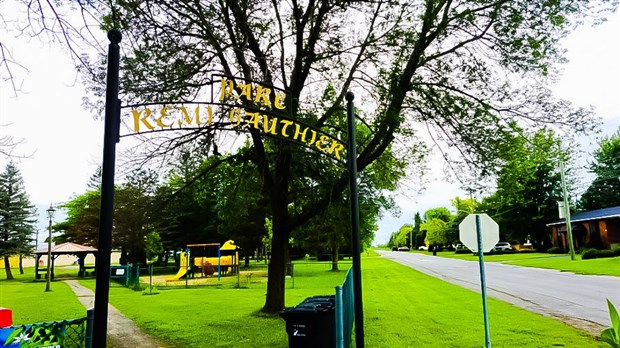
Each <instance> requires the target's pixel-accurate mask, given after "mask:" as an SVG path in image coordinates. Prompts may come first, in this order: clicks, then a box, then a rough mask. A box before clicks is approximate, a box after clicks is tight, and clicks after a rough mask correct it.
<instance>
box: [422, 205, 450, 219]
mask: <svg viewBox="0 0 620 348" xmlns="http://www.w3.org/2000/svg"><path fill="white" fill-rule="evenodd" d="M433 219H439V220H441V221H443V222H450V221H452V213H451V212H450V211H449V210H448V208H445V207H439V208H432V209H429V210H427V211H426V212H425V213H424V221H430V220H433Z"/></svg>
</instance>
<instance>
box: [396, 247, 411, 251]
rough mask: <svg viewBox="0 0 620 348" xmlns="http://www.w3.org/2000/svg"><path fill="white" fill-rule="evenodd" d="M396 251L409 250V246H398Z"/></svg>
mask: <svg viewBox="0 0 620 348" xmlns="http://www.w3.org/2000/svg"><path fill="white" fill-rule="evenodd" d="M398 251H409V247H406V246H401V247H398Z"/></svg>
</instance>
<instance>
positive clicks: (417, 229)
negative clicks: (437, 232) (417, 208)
mask: <svg viewBox="0 0 620 348" xmlns="http://www.w3.org/2000/svg"><path fill="white" fill-rule="evenodd" d="M421 226H422V218H421V217H420V213H419V212H416V213H415V215H414V216H413V230H412V231H411V232H412V233H413V237H414V244H413V246H414V247H415V246H419V245H422V244H426V243H425V240H426V231H425V230H422V229H421Z"/></svg>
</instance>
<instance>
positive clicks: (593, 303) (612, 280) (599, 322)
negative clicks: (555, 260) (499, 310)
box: [378, 251, 620, 334]
mask: <svg viewBox="0 0 620 348" xmlns="http://www.w3.org/2000/svg"><path fill="white" fill-rule="evenodd" d="M378 253H379V254H380V255H382V256H383V257H385V258H387V259H390V260H393V261H395V262H398V263H401V264H403V265H405V266H409V267H411V268H414V269H416V270H418V271H420V272H423V273H426V274H428V275H431V276H434V277H437V278H439V279H442V280H445V281H447V282H450V283H454V284H457V285H459V286H462V287H464V288H467V289H471V290H474V291H477V292H481V290H480V266H479V263H478V262H475V261H464V260H457V259H448V258H442V257H438V256H432V255H430V254H428V255H427V254H419V253H408V252H394V251H378ZM484 267H485V275H486V276H485V279H486V287H487V295H488V296H489V297H493V298H496V299H500V300H503V301H506V302H510V303H512V304H514V305H517V306H519V307H522V308H525V309H527V310H530V311H533V312H536V313H540V314H543V315H546V316H550V317H554V318H557V319H560V320H562V321H564V322H566V323H568V324H570V325H572V326H575V327H578V328H581V329H585V330H587V331H589V332H592V333H594V334H600V330H601V329H603V328H605V327H608V326H610V324H611V323H610V320H609V313H608V310H607V302H606V299H607V298H608V299H610V300H611V301H612V302H613V303H614V304H615V305H616V308H618V306H620V277H611V276H595V275H579V274H574V273H569V272H560V271H556V270H549V269H541V268H531V267H519V266H513V265H507V264H502V263H499V262H485V263H484Z"/></svg>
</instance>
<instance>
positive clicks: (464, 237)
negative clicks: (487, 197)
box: [459, 214, 499, 253]
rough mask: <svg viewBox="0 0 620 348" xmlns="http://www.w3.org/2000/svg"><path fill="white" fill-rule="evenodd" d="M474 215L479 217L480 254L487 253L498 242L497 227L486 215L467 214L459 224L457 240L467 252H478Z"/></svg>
mask: <svg viewBox="0 0 620 348" xmlns="http://www.w3.org/2000/svg"><path fill="white" fill-rule="evenodd" d="M476 215H477V216H479V217H480V236H481V238H482V252H485V253H486V252H489V251H491V249H493V247H494V246H495V244H497V242H499V226H498V225H497V222H495V221H493V219H491V217H489V216H488V215H487V214H469V215H467V217H466V218H465V219H463V222H461V223H460V224H459V239H460V240H461V243H463V244H464V245H465V246H466V247H468V248H469V250H471V251H473V252H475V253H476V252H478V236H477V232H476Z"/></svg>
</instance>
